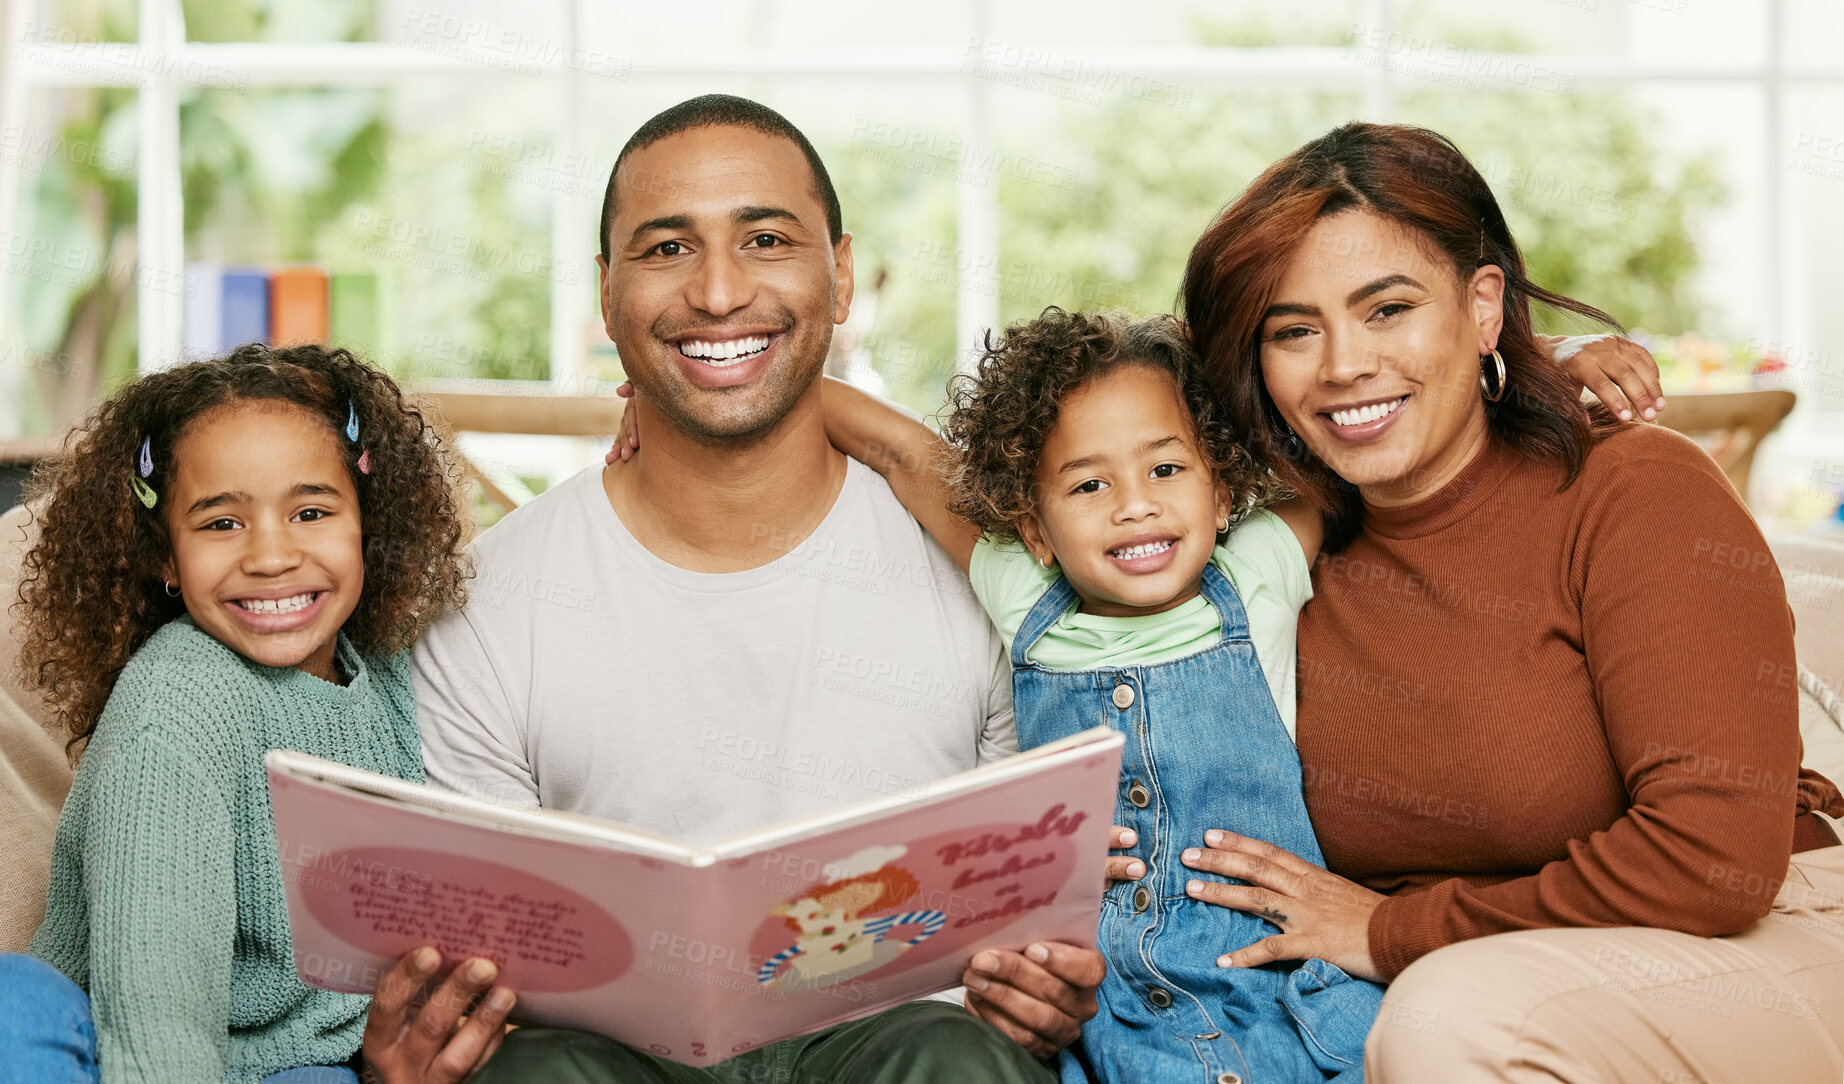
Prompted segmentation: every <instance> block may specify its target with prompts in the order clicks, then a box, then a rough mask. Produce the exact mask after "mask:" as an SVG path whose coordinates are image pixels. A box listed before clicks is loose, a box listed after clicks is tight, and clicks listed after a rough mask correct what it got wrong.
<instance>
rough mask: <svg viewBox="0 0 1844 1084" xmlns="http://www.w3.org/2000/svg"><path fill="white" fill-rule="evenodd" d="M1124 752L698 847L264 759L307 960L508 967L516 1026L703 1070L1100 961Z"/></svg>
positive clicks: (329, 980) (1093, 740)
mask: <svg viewBox="0 0 1844 1084" xmlns="http://www.w3.org/2000/svg"><path fill="white" fill-rule="evenodd" d="M1122 741H1123V739H1122V737H1121V735H1120V734H1119V733H1118V732H1117V731H1114V730H1111V729H1109V728H1107V727H1096V728H1095V729H1093V730H1089V731H1087V732H1085V733H1082V734H1077V735H1074V736H1072V737H1069V738H1066V739H1064V740H1062V741H1059V742H1054V743H1052V744H1050V745H1045V746H1042V747H1040V748H1037V749H1033V750H1031V751H1030V752H1028V753H1023V754H1020V755H1019V756H1015V757H1011V758H1008V759H1006V760H1003V761H999V762H997V763H994V764H988V765H986V766H984V767H980V768H976V769H974V770H973V771H970V772H964V773H962V774H960V775H956V776H951V777H949V778H947V779H943V780H940V781H938V782H935V783H932V784H929V785H928V786H926V787H922V788H918V789H917V790H915V791H913V792H910V793H906V794H898V795H893V796H890V797H885V798H879V799H875V800H873V801H869V802H865V803H862V804H859V805H854V806H847V807H844V808H841V809H839V810H836V811H834V812H832V813H829V814H825V815H822V816H817V817H812V818H809V819H806V820H801V821H795V822H792V823H788V824H782V825H776V826H773V827H769V828H764V829H762V830H760V831H757V832H752V833H748V834H746V835H742V836H736V837H732V838H730V839H726V840H722V841H720V842H718V843H715V844H712V845H710V846H707V847H692V846H688V845H686V844H684V843H680V842H679V841H677V840H674V839H670V838H668V837H665V836H661V835H656V834H653V833H650V832H645V831H641V830H639V829H635V828H629V827H627V826H624V825H620V824H616V823H614V822H612V821H604V820H599V819H596V818H593V817H585V816H578V815H573V814H568V813H557V812H551V811H547V810H527V809H514V808H511V807H508V806H502V805H497V804H495V803H491V802H485V801H481V800H478V799H475V798H470V797H467V796H464V795H460V794H453V793H450V792H447V791H442V790H437V789H435V788H433V787H425V786H419V785H417V784H415V783H406V782H403V781H402V780H398V779H391V778H388V777H386V776H381V775H376V774H373V773H371V772H366V771H361V770H359V769H357V768H349V767H347V766H345V765H343V764H336V763H333V762H331V761H326V760H320V759H318V758H316V757H310V756H307V755H305V754H302V753H295V752H288V751H276V752H272V753H270V754H269V755H268V758H267V760H266V766H267V768H268V773H269V793H270V799H271V802H272V804H273V807H274V810H275V832H276V840H277V842H278V844H279V845H280V854H281V862H282V877H283V881H284V883H285V884H286V890H287V894H288V921H289V926H290V929H291V931H292V933H293V936H294V951H295V966H296V969H297V970H298V971H299V973H300V975H301V979H302V981H304V982H306V983H308V984H309V985H311V986H317V987H320V988H321V989H324V990H338V991H343V992H348V993H367V994H368V993H371V992H372V990H373V988H374V987H375V986H376V985H377V982H378V979H379V977H380V976H382V975H383V974H384V972H385V971H387V970H389V968H390V967H391V966H392V965H393V964H394V963H395V962H396V960H397V958H398V957H399V956H401V955H402V954H403V953H405V952H408V951H409V950H411V949H413V948H415V947H417V946H418V945H424V944H433V945H436V946H438V947H439V948H440V949H441V950H442V955H443V958H444V964H445V966H449V965H453V964H455V963H458V962H459V961H460V960H461V959H463V958H465V957H468V956H484V957H487V958H489V959H491V960H493V961H494V962H495V963H496V964H498V965H499V969H500V979H499V981H500V982H501V983H503V984H505V985H507V986H509V987H511V988H512V989H514V990H516V991H518V994H519V1003H518V1008H517V1009H516V1010H515V1011H514V1016H515V1018H516V1019H518V1020H521V1021H524V1022H527V1023H537V1024H550V1025H555V1026H560V1027H571V1028H580V1029H584V1030H588V1031H595V1032H600V1033H602V1034H604V1035H608V1036H611V1037H613V1038H615V1039H618V1040H620V1041H621V1042H623V1043H626V1044H628V1045H630V1046H633V1047H636V1048H638V1049H641V1050H649V1051H652V1052H653V1053H655V1054H658V1055H660V1056H662V1057H666V1058H670V1059H672V1060H673V1061H677V1062H682V1063H684V1064H687V1065H699V1066H703V1065H711V1064H715V1063H716V1062H719V1061H722V1060H724V1059H725V1058H728V1057H732V1056H734V1055H736V1054H741V1053H743V1052H744V1051H747V1050H753V1049H755V1048H756V1047H759V1046H764V1045H766V1044H768V1043H772V1042H775V1041H776V1040H779V1039H783V1038H786V1037H788V1036H790V1035H798V1034H802V1033H804V1032H809V1031H816V1030H818V1029H820V1028H825V1027H830V1026H832V1025H834V1024H838V1023H842V1022H844V1021H846V1020H851V1019H854V1018H857V1017H861V1016H867V1015H870V1014H871V1013H875V1012H877V1011H878V1010H880V1009H884V1008H888V1007H889V1006H891V1005H894V1004H898V1003H900V1002H903V1001H909V1000H912V999H914V998H917V997H921V996H923V995H926V994H930V993H934V992H936V991H938V990H945V989H949V988H951V987H954V986H958V985H959V984H960V976H961V973H962V971H963V970H965V968H966V965H967V961H968V959H969V958H971V957H972V955H973V954H974V953H975V952H977V951H979V950H980V949H982V948H986V947H1000V948H1009V949H1019V948H1022V947H1024V946H1025V945H1026V944H1028V943H1030V942H1032V941H1038V940H1054V941H1067V942H1069V943H1071V944H1076V945H1082V946H1085V947H1092V946H1093V945H1094V942H1095V930H1096V923H1097V918H1098V915H1099V912H1100V906H1101V893H1102V887H1103V879H1104V876H1105V870H1104V863H1105V862H1106V859H1107V854H1108V825H1109V823H1110V822H1111V821H1112V819H1113V812H1114V798H1115V791H1116V789H1117V787H1118V780H1119V774H1120V756H1121V745H1122Z"/></svg>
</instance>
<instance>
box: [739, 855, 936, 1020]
mask: <svg viewBox="0 0 1844 1084" xmlns="http://www.w3.org/2000/svg"><path fill="white" fill-rule="evenodd" d="M919 890H920V885H919V884H918V883H917V881H916V877H915V875H914V874H913V873H910V872H909V871H908V870H906V869H903V868H902V867H901V866H893V865H884V866H881V867H879V868H878V869H875V870H872V871H871V872H869V873H864V874H860V875H858V876H856V877H848V878H845V879H843V880H838V881H834V882H832V883H830V884H825V885H821V886H820V887H818V888H815V889H813V890H812V891H810V892H808V893H807V894H806V895H804V896H802V897H801V898H799V899H797V900H792V901H790V902H787V903H783V904H779V905H777V906H776V907H775V908H774V909H773V910H771V911H770V912H769V913H770V914H774V915H780V916H782V918H783V920H784V921H786V923H787V925H788V928H789V929H790V930H792V931H794V934H795V937H794V943H793V944H792V945H789V946H788V947H787V948H785V949H783V950H781V951H780V952H778V953H776V954H775V955H773V956H771V957H769V958H768V959H767V960H764V961H763V962H762V966H761V967H760V968H759V969H758V970H757V971H756V981H757V982H759V983H761V984H762V985H763V986H765V987H774V988H776V989H783V990H818V989H823V988H825V987H828V986H832V985H834V984H836V983H840V982H844V981H845V980H846V979H850V978H853V977H855V976H858V975H862V974H864V973H866V972H868V971H874V970H876V969H877V968H880V967H882V966H884V965H885V964H887V963H889V962H890V961H892V960H894V959H896V958H897V957H898V956H901V955H902V954H903V953H905V952H907V951H909V950H910V949H912V948H914V947H915V946H917V945H919V944H921V943H922V942H924V941H926V940H928V939H929V938H930V937H933V936H934V935H935V934H936V933H938V932H940V930H941V928H942V927H943V926H945V925H947V921H948V916H947V915H946V914H944V913H942V912H940V911H906V912H903V913H901V914H894V915H883V916H881V917H877V918H865V917H863V916H865V915H867V914H871V913H873V912H876V911H881V910H885V909H888V908H891V907H896V906H900V905H901V904H903V903H905V902H907V901H908V900H910V899H911V898H913V897H914V896H915V895H916V893H917V892H918V891H919ZM916 927H920V932H915V928H916ZM894 930H907V931H909V932H910V936H909V937H908V938H907V939H901V940H899V939H897V938H893V937H891V936H890V934H891V932H892V931H894Z"/></svg>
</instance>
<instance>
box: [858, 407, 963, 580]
mask: <svg viewBox="0 0 1844 1084" xmlns="http://www.w3.org/2000/svg"><path fill="white" fill-rule="evenodd" d="M824 386H825V391H824V392H823V393H822V394H823V398H822V402H823V403H824V405H825V416H826V437H827V439H828V440H830V441H832V446H833V447H835V448H837V449H839V450H840V451H841V452H844V453H845V454H846V455H849V456H851V457H852V458H853V459H856V460H858V461H859V462H860V463H863V464H864V465H865V466H867V467H870V468H871V469H872V470H874V471H876V472H877V473H879V474H881V475H883V476H884V480H885V481H887V482H889V483H890V489H891V491H892V492H894V493H895V494H896V499H897V500H899V501H902V502H903V507H904V508H905V509H907V510H908V512H909V514H910V515H912V516H914V517H916V522H918V523H920V524H922V529H923V530H925V531H927V532H928V533H929V536H930V537H932V538H933V539H934V540H935V541H936V542H939V543H940V544H941V548H942V549H945V550H947V551H948V556H950V557H952V558H954V563H955V564H957V565H959V566H960V570H961V571H962V572H965V571H967V568H968V566H969V565H970V564H971V563H972V561H973V546H974V543H976V542H978V541H979V540H980V529H979V528H978V527H975V526H974V525H973V524H972V523H970V522H968V521H967V520H965V519H962V518H961V517H960V516H957V515H955V514H954V513H952V512H950V511H948V496H949V494H948V486H947V482H946V480H945V479H944V478H943V477H942V473H941V465H942V458H943V445H942V442H941V438H940V437H938V436H936V435H935V434H934V433H933V432H932V431H930V430H929V427H928V426H926V425H923V424H922V423H921V422H919V421H916V420H915V419H914V418H911V417H909V416H907V415H905V414H904V413H903V412H902V411H900V410H897V409H896V408H895V407H892V406H890V405H889V404H887V403H883V402H880V401H879V400H878V399H877V398H876V397H874V396H871V395H866V394H865V393H864V392H861V391H859V390H858V389H857V388H854V387H852V386H851V385H850V384H847V383H845V382H844V381H842V380H834V379H832V378H831V377H827V378H826V383H825V385H824Z"/></svg>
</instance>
